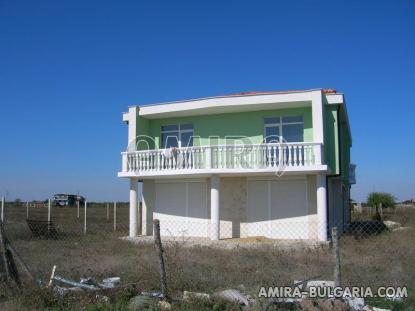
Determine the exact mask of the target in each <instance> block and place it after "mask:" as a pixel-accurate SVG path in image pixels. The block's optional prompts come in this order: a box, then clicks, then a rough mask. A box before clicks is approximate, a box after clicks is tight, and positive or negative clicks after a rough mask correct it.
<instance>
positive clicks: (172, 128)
mask: <svg viewBox="0 0 415 311" xmlns="http://www.w3.org/2000/svg"><path fill="white" fill-rule="evenodd" d="M161 146H162V148H173V147H191V146H193V124H190V123H188V124H171V125H164V126H162V127H161Z"/></svg>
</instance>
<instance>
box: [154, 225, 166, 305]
mask: <svg viewBox="0 0 415 311" xmlns="http://www.w3.org/2000/svg"><path fill="white" fill-rule="evenodd" d="M153 232H154V243H155V247H156V250H157V253H158V257H159V267H160V283H161V292H162V294H163V298H164V300H166V301H169V300H170V297H169V296H168V294H167V277H166V267H165V265H164V257H163V252H164V251H163V246H162V245H161V238H160V220H158V219H154V220H153Z"/></svg>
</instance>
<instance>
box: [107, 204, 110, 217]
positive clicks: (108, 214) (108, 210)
mask: <svg viewBox="0 0 415 311" xmlns="http://www.w3.org/2000/svg"><path fill="white" fill-rule="evenodd" d="M108 220H110V205H109V203H107V221H108Z"/></svg>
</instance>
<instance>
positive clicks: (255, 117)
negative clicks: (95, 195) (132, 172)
mask: <svg viewBox="0 0 415 311" xmlns="http://www.w3.org/2000/svg"><path fill="white" fill-rule="evenodd" d="M324 107H325V110H324V116H325V120H324V131H325V142H324V145H325V150H324V154H325V160H326V163H327V165H328V166H329V168H330V173H331V174H333V175H334V174H339V173H340V172H342V178H343V179H344V181H347V182H348V177H349V176H348V173H349V169H348V168H349V164H350V148H351V138H350V135H349V132H348V127H347V124H346V123H345V120H342V119H340V120H339V119H338V118H339V116H338V113H337V110H338V109H339V106H338V105H327V104H326V105H324ZM290 115H302V116H303V118H304V141H305V142H312V141H313V129H312V112H311V107H303V108H292V109H279V110H264V111H253V112H238V113H225V114H216V115H203V116H192V117H182V118H165V119H146V118H144V117H141V116H138V117H137V136H138V137H139V141H138V149H139V150H143V149H147V148H148V147H147V146H149V148H150V149H155V148H160V129H161V126H163V125H169V124H180V123H181V124H183V123H192V124H193V128H194V135H195V136H196V138H195V139H194V142H193V144H194V146H203V145H209V137H210V136H216V138H214V139H212V141H211V142H210V144H212V145H215V144H225V143H226V141H225V137H226V136H228V138H227V139H228V143H230V141H232V138H229V136H234V139H237V138H238V137H241V136H246V137H248V138H249V139H248V140H245V139H244V140H242V141H243V142H244V143H254V144H258V143H262V142H263V139H264V118H265V117H273V116H274V117H276V116H290ZM140 135H143V136H140ZM144 136H149V137H151V139H147V138H145V137H144ZM197 136H199V138H197ZM339 142H340V145H339Z"/></svg>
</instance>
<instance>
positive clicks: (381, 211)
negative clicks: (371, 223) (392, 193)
mask: <svg viewBox="0 0 415 311" xmlns="http://www.w3.org/2000/svg"><path fill="white" fill-rule="evenodd" d="M379 211H380V218H382V220H383V206H382V202H380V203H379Z"/></svg>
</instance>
